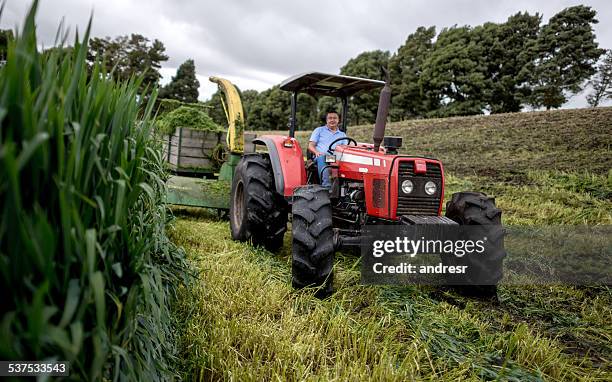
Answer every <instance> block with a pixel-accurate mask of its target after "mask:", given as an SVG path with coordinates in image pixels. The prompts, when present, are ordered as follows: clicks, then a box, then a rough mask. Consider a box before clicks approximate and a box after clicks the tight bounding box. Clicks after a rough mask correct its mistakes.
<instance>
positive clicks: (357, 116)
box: [340, 50, 389, 125]
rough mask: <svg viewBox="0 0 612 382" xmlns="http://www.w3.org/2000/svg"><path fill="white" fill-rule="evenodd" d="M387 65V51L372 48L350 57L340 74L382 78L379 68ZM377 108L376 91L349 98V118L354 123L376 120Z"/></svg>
mask: <svg viewBox="0 0 612 382" xmlns="http://www.w3.org/2000/svg"><path fill="white" fill-rule="evenodd" d="M388 66H389V52H388V51H382V50H374V51H370V52H363V53H361V54H359V55H358V56H357V57H355V58H351V59H350V60H349V61H348V62H347V63H346V64H345V65H344V66H343V67H342V68H340V74H343V75H345V76H354V77H363V78H370V79H375V80H384V78H383V75H382V70H381V68H383V67H384V68H387V67H388ZM377 108H378V94H377V93H376V92H363V93H360V94H357V95H355V96H353V97H352V98H351V101H350V109H349V118H350V123H351V124H355V125H360V124H365V123H373V122H374V121H375V120H376V109H377Z"/></svg>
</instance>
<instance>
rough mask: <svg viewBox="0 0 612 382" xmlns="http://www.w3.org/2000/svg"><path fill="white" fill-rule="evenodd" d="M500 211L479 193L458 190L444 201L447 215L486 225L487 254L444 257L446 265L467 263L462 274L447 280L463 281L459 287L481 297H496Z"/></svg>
mask: <svg viewBox="0 0 612 382" xmlns="http://www.w3.org/2000/svg"><path fill="white" fill-rule="evenodd" d="M501 214H502V211H501V210H500V209H498V208H497V207H496V206H495V199H494V198H491V197H488V196H487V195H485V194H483V193H481V192H458V193H456V194H453V196H452V198H451V200H450V201H448V202H447V203H446V217H448V218H450V219H452V220H454V221H455V222H457V223H459V224H460V225H466V226H469V225H483V226H484V225H486V226H494V227H490V228H489V227H487V248H488V250H487V252H486V255H484V256H483V255H476V254H473V255H469V256H463V257H461V258H457V257H456V256H453V255H451V256H444V257H443V258H442V261H443V263H445V265H467V266H468V268H467V273H466V274H464V275H449V276H450V278H449V280H448V281H449V283H451V284H462V285H463V286H462V287H459V290H460V291H461V292H463V293H465V294H469V295H473V296H480V297H490V298H492V297H495V296H496V293H497V283H498V282H499V281H500V280H501V278H502V277H503V260H504V257H506V251H505V249H504V229H503V227H502V225H501Z"/></svg>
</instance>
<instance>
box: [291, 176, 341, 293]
mask: <svg viewBox="0 0 612 382" xmlns="http://www.w3.org/2000/svg"><path fill="white" fill-rule="evenodd" d="M292 214H293V223H292V235H293V251H292V263H291V264H292V266H291V273H292V284H293V287H294V288H305V287H320V289H319V290H318V291H317V293H316V295H317V297H319V298H324V297H327V296H329V295H330V294H331V293H332V291H333V287H332V285H333V272H332V271H333V266H334V252H335V250H334V243H333V230H332V209H331V202H330V200H329V190H328V189H327V188H325V187H322V186H319V185H309V186H305V187H300V188H298V189H296V190H295V192H294V194H293V206H292Z"/></svg>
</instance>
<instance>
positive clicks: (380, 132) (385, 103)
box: [373, 68, 391, 152]
mask: <svg viewBox="0 0 612 382" xmlns="http://www.w3.org/2000/svg"><path fill="white" fill-rule="evenodd" d="M382 70H383V72H384V73H385V86H384V87H383V88H382V90H381V91H380V97H379V98H378V110H377V112H376V125H374V137H373V138H374V152H378V149H379V148H380V144H381V142H382V141H383V138H384V137H385V127H386V125H387V115H389V104H390V103H391V84H390V81H389V71H388V70H387V69H385V68H382Z"/></svg>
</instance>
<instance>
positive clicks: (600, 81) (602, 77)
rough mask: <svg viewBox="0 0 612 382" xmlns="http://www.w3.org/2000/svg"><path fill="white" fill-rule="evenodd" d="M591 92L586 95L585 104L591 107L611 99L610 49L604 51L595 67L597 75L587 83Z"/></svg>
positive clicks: (611, 66)
mask: <svg viewBox="0 0 612 382" xmlns="http://www.w3.org/2000/svg"><path fill="white" fill-rule="evenodd" d="M589 84H590V85H591V87H592V88H593V91H592V92H591V93H590V94H589V95H587V102H588V103H589V105H591V106H592V107H597V106H599V104H600V103H601V102H602V101H604V100H605V99H612V49H608V50H607V51H606V55H605V56H604V57H603V60H602V61H601V63H600V64H599V66H598V67H597V74H595V77H594V78H593V79H591V81H589Z"/></svg>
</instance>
